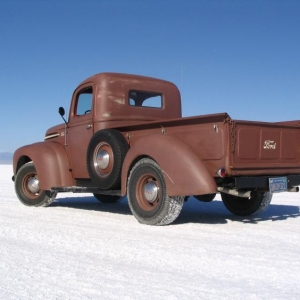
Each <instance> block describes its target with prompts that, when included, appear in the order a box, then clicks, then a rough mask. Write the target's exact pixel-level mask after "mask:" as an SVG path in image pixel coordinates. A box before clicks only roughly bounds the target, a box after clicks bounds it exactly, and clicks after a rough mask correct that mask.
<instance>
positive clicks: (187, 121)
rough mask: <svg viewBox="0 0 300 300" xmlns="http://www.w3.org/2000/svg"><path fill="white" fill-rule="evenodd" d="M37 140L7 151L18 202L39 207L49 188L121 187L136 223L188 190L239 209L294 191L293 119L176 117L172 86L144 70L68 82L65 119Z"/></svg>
mask: <svg viewBox="0 0 300 300" xmlns="http://www.w3.org/2000/svg"><path fill="white" fill-rule="evenodd" d="M59 113H60V115H61V116H62V118H63V119H64V123H63V124H61V125H58V126H55V127H52V128H50V129H49V130H47V132H46V136H45V140H44V141H43V142H39V143H35V144H32V145H27V146H24V147H21V148H19V149H17V150H16V152H15V153H14V159H13V171H14V176H13V180H14V182H15V190H16V193H17V196H18V198H19V199H20V201H21V202H22V203H23V204H25V205H29V206H47V205H49V204H51V202H52V201H53V200H54V199H55V197H56V195H57V193H58V192H66V191H68V192H70V191H71V192H90V193H93V194H94V196H95V197H96V198H97V199H98V200H99V201H102V202H106V203H107V202H111V203H112V202H117V200H118V199H119V198H120V196H125V195H127V199H128V203H129V206H130V209H131V211H132V213H133V215H134V216H135V217H136V218H137V220H138V221H139V222H141V223H144V224H150V225H165V224H170V223H171V222H173V221H174V220H175V219H176V218H177V216H178V215H179V213H180V211H181V209H182V206H183V203H184V201H185V200H187V199H188V196H190V195H193V196H194V197H196V198H197V199H198V200H200V201H204V202H209V201H212V200H213V199H214V197H215V195H216V193H221V197H222V200H223V202H224V205H225V206H226V207H227V209H228V210H229V211H230V212H232V213H233V214H236V215H241V216H247V215H252V214H255V213H258V212H260V211H262V210H264V209H266V208H267V207H268V205H269V203H270V201H271V198H272V194H273V193H276V192H298V190H299V188H298V186H299V185H300V175H299V174H300V122H299V121H289V122H281V123H266V122H249V121H237V120H232V119H231V118H230V117H229V115H228V114H226V113H219V114H212V115H203V116H195V117H185V118H182V116H181V99H180V93H179V91H178V89H177V87H176V86H175V85H174V84H172V83H170V82H168V81H164V80H160V79H154V78H149V77H144V76H135V75H126V74H116V73H101V74H97V75H94V76H92V77H90V78H88V79H86V80H85V81H83V82H82V83H81V84H80V85H79V86H78V87H77V88H76V90H75V91H74V93H73V96H72V101H71V106H70V112H69V117H68V120H66V119H65V118H64V114H65V111H64V109H63V108H62V107H60V108H59Z"/></svg>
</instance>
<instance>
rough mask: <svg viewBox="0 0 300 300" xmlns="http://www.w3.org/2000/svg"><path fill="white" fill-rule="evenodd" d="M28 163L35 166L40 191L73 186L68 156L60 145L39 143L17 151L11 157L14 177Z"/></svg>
mask: <svg viewBox="0 0 300 300" xmlns="http://www.w3.org/2000/svg"><path fill="white" fill-rule="evenodd" d="M28 161H33V163H34V165H35V168H36V172H37V174H38V177H39V185H40V188H41V189H43V190H50V188H52V187H58V186H60V187H62V186H72V185H74V180H73V177H72V173H71V169H70V165H69V160H68V156H67V153H66V150H65V148H64V146H62V145H61V144H58V143H55V142H40V143H35V144H31V145H27V146H23V147H21V148H19V149H17V150H16V152H15V153H14V157H13V169H14V175H16V173H17V172H18V170H19V168H20V167H21V166H22V165H23V164H24V163H26V162H28Z"/></svg>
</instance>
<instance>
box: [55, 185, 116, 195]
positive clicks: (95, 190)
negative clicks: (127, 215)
mask: <svg viewBox="0 0 300 300" xmlns="http://www.w3.org/2000/svg"><path fill="white" fill-rule="evenodd" d="M51 192H58V193H61V192H70V193H93V194H100V195H116V196H121V190H101V189H99V188H97V187H85V186H66V187H52V188H51Z"/></svg>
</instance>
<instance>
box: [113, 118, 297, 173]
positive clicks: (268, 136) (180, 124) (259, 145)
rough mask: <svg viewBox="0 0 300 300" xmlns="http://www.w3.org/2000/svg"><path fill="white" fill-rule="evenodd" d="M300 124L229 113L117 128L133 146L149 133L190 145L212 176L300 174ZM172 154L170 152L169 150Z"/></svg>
mask: <svg viewBox="0 0 300 300" xmlns="http://www.w3.org/2000/svg"><path fill="white" fill-rule="evenodd" d="M299 124H300V122H299V121H289V122H280V123H269V122H250V121H243V120H233V119H231V118H230V116H229V115H228V114H227V113H220V114H212V115H204V116H195V117H185V118H180V119H172V120H167V121H155V122H149V123H142V124H135V125H130V126H124V127H118V128H117V129H118V130H120V131H122V132H123V133H124V134H125V135H127V136H129V137H130V143H134V142H135V140H136V139H138V138H139V137H141V136H144V135H148V134H166V135H172V136H175V137H177V138H178V139H179V140H181V141H183V142H184V143H185V144H187V145H188V146H189V147H190V148H191V149H192V150H193V151H194V153H196V154H197V156H198V157H199V159H201V160H202V161H203V162H204V163H205V165H206V167H207V169H208V170H209V172H210V173H211V175H212V176H214V177H216V176H217V170H219V169H220V168H225V170H226V174H227V175H228V176H244V175H246V176H258V175H259V176H262V175H284V174H299V173H300V125H299ZM170 151H171V149H170Z"/></svg>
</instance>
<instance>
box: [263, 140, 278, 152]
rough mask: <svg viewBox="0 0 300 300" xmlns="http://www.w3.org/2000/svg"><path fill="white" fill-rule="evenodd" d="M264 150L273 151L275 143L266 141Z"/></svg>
mask: <svg viewBox="0 0 300 300" xmlns="http://www.w3.org/2000/svg"><path fill="white" fill-rule="evenodd" d="M264 149H271V150H275V149H276V143H275V141H270V140H266V141H265V143H264Z"/></svg>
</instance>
